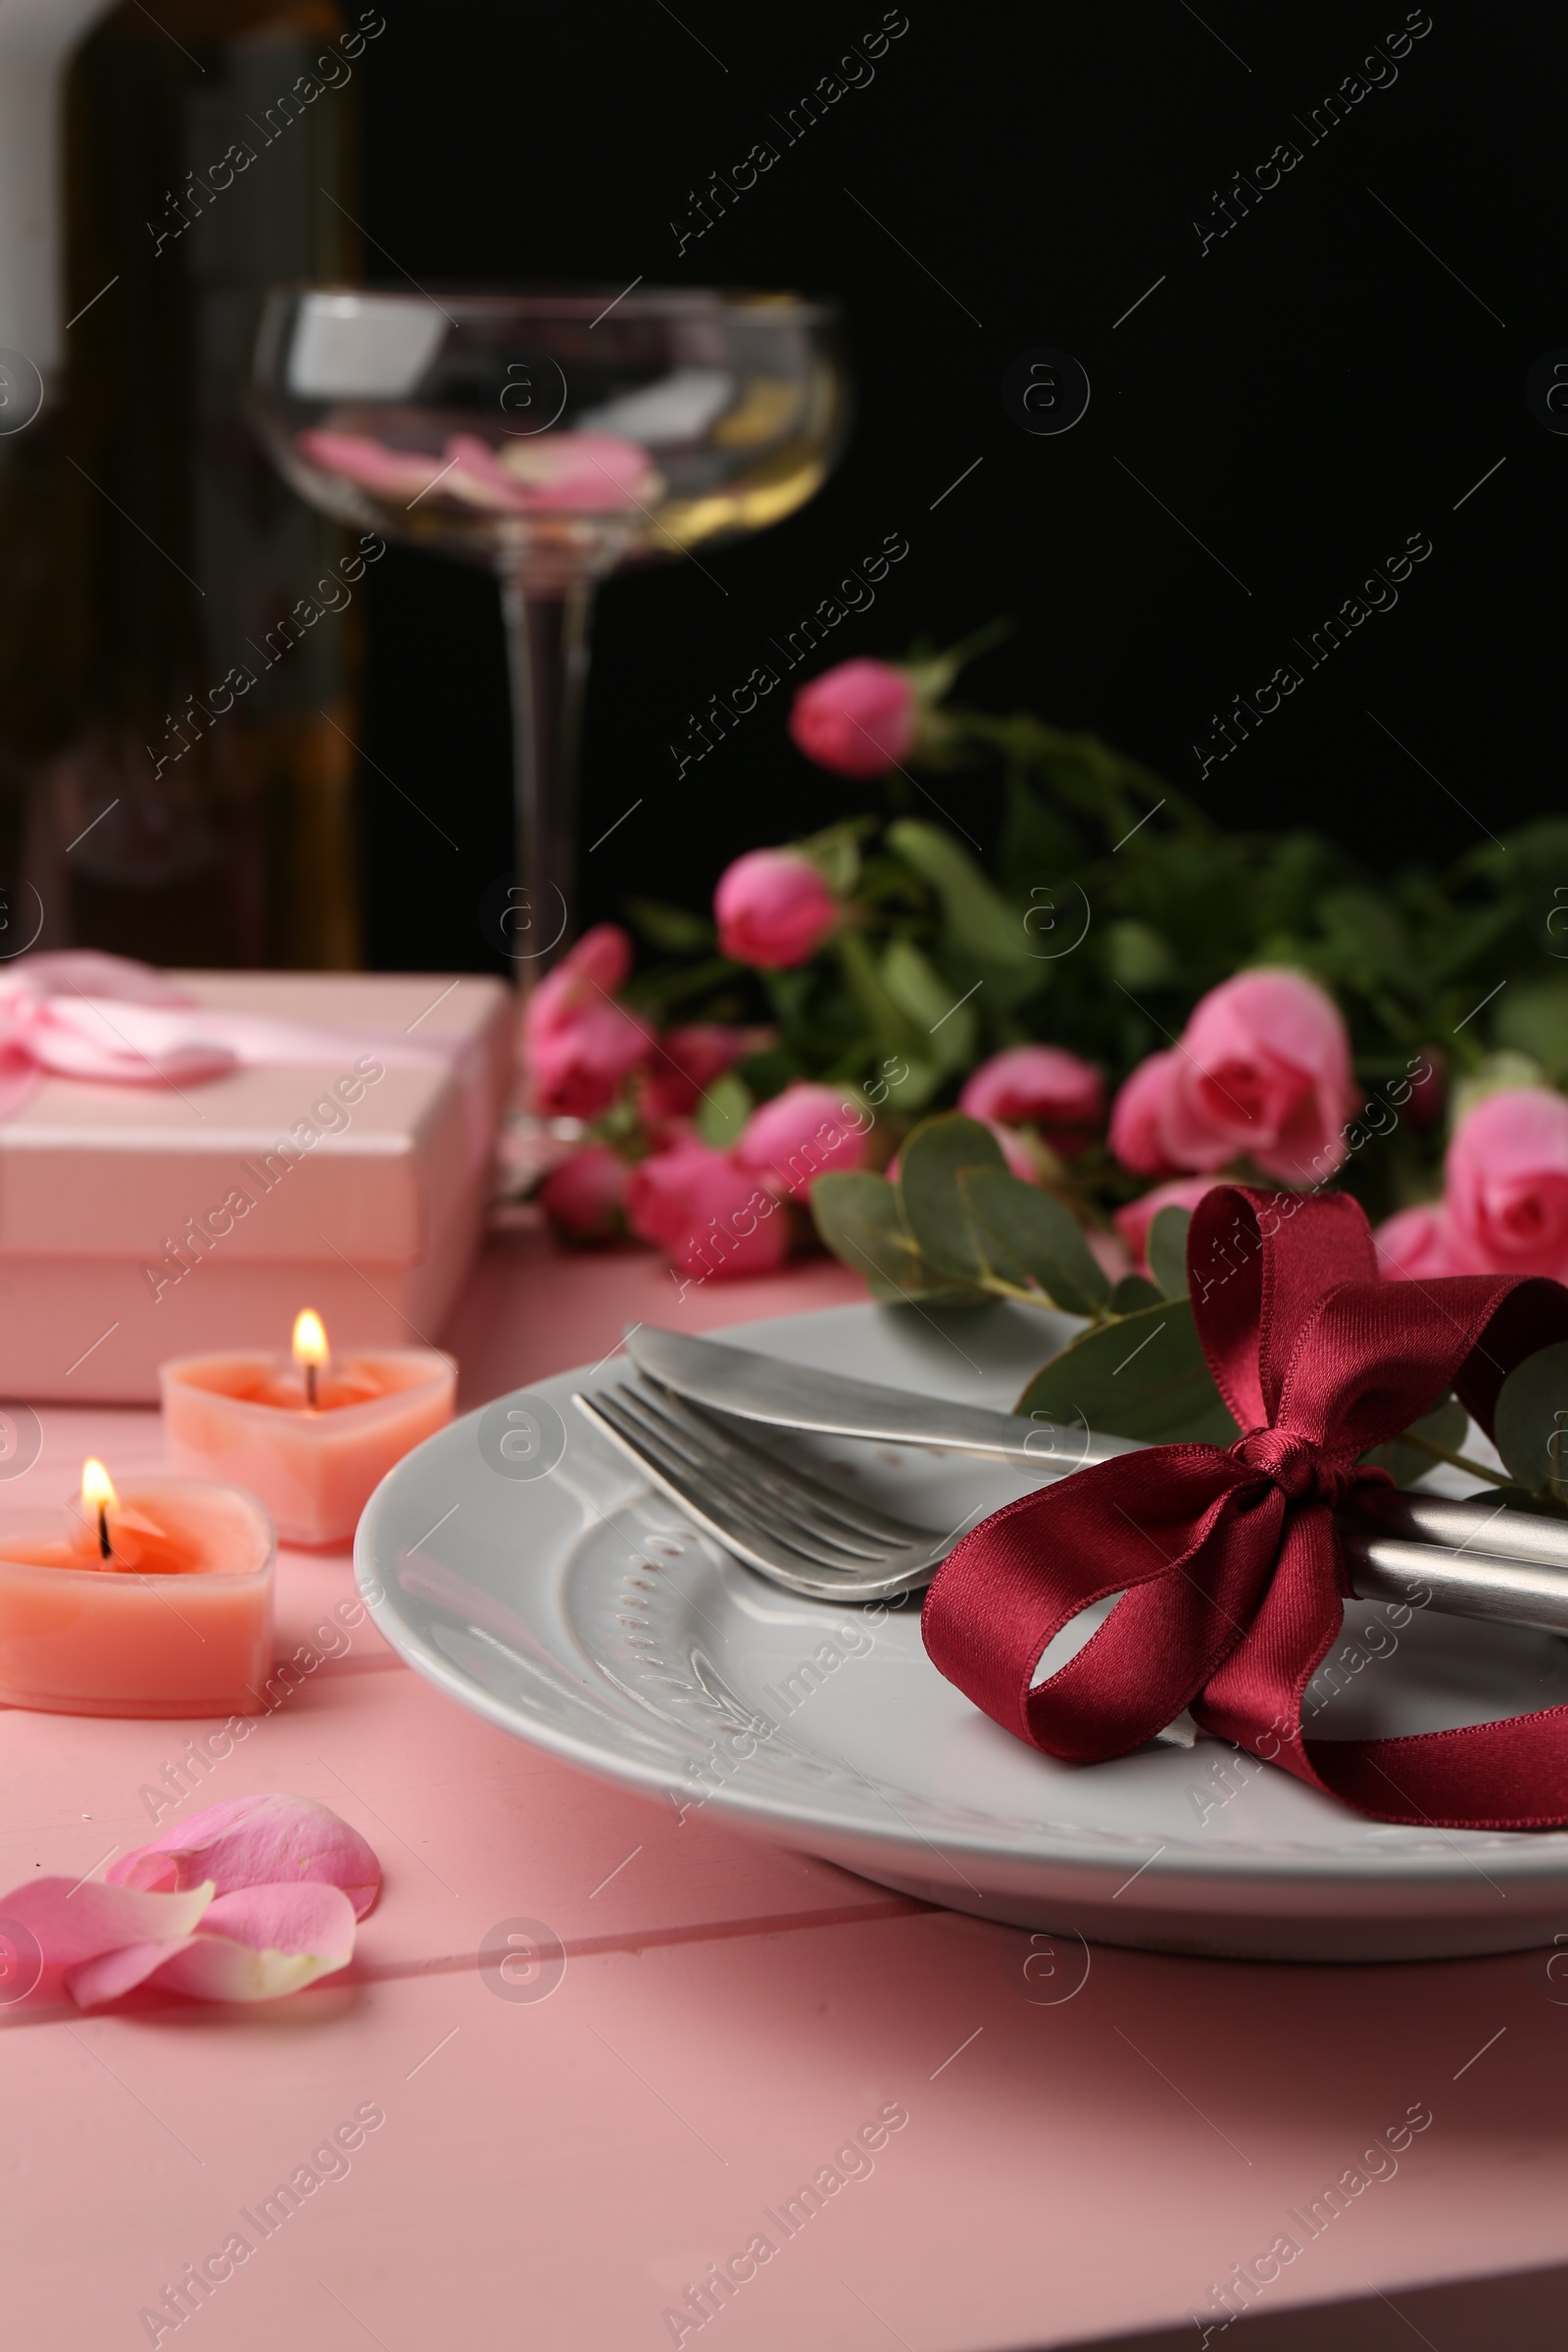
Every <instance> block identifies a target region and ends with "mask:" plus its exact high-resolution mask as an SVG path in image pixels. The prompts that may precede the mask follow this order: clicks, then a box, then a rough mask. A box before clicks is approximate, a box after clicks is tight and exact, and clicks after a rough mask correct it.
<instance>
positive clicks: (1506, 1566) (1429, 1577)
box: [1341, 1529, 1568, 1634]
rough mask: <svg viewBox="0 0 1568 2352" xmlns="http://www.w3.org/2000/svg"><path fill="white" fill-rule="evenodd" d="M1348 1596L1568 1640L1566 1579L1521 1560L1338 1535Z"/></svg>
mask: <svg viewBox="0 0 1568 2352" xmlns="http://www.w3.org/2000/svg"><path fill="white" fill-rule="evenodd" d="M1341 1532H1342V1536H1343V1540H1344V1544H1345V1558H1346V1564H1347V1566H1348V1569H1349V1572H1350V1586H1351V1590H1352V1591H1353V1592H1354V1593H1356V1595H1357V1596H1358V1598H1360V1599H1362V1600H1394V1601H1404V1602H1406V1603H1407V1604H1408V1605H1410V1606H1411V1607H1414V1608H1427V1607H1431V1608H1434V1609H1440V1610H1441V1611H1442V1612H1443V1614H1444V1615H1445V1616H1446V1617H1481V1618H1486V1619H1488V1620H1490V1621H1491V1623H1493V1624H1494V1625H1519V1626H1528V1627H1532V1628H1534V1629H1535V1631H1536V1632H1538V1633H1543V1634H1568V1574H1564V1572H1563V1570H1562V1569H1561V1568H1560V1567H1558V1568H1553V1567H1549V1566H1543V1565H1540V1564H1539V1563H1537V1564H1531V1563H1529V1562H1526V1561H1524V1560H1505V1559H1496V1558H1492V1557H1489V1556H1488V1555H1487V1554H1485V1553H1483V1552H1479V1551H1451V1550H1446V1549H1445V1548H1444V1547H1442V1546H1441V1545H1439V1544H1433V1543H1420V1542H1417V1543H1409V1542H1406V1541H1404V1540H1403V1539H1401V1538H1400V1537H1397V1536H1379V1535H1372V1534H1370V1533H1368V1532H1366V1531H1365V1530H1360V1529H1343V1530H1342V1531H1341Z"/></svg>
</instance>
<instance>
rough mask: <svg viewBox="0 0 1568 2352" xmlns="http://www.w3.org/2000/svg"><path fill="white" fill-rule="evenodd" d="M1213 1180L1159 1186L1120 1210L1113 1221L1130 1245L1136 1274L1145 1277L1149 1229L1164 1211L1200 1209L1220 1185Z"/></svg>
mask: <svg viewBox="0 0 1568 2352" xmlns="http://www.w3.org/2000/svg"><path fill="white" fill-rule="evenodd" d="M1218 1181H1219V1180H1218V1178H1217V1177H1213V1176H1178V1177H1177V1179H1176V1181H1175V1183H1174V1184H1156V1185H1155V1187H1154V1189H1153V1191H1152V1193H1145V1194H1144V1196H1143V1198H1142V1199H1141V1200H1138V1201H1128V1203H1127V1205H1126V1207H1125V1208H1118V1209H1117V1211H1116V1213H1115V1215H1114V1216H1113V1217H1112V1219H1111V1223H1112V1224H1113V1225H1114V1226H1115V1228H1116V1231H1117V1232H1118V1233H1119V1234H1120V1235H1121V1238H1122V1240H1123V1241H1124V1242H1125V1243H1126V1245H1127V1254H1128V1256H1129V1257H1130V1258H1131V1259H1132V1261H1133V1266H1134V1269H1135V1271H1136V1272H1138V1273H1140V1274H1142V1273H1143V1272H1144V1270H1145V1261H1146V1260H1147V1258H1148V1255H1149V1228H1150V1227H1151V1225H1152V1223H1153V1222H1154V1219H1155V1218H1156V1217H1157V1216H1158V1214H1159V1212H1160V1210H1161V1209H1162V1208H1196V1207H1197V1206H1198V1203H1199V1202H1200V1201H1201V1199H1202V1198H1203V1195H1204V1194H1205V1193H1211V1192H1212V1191H1213V1189H1214V1186H1215V1185H1216V1183H1217V1182H1218Z"/></svg>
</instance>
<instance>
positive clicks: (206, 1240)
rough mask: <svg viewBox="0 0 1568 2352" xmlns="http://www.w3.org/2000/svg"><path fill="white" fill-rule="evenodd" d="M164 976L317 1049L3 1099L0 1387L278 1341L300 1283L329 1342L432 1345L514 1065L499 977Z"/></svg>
mask: <svg viewBox="0 0 1568 2352" xmlns="http://www.w3.org/2000/svg"><path fill="white" fill-rule="evenodd" d="M171 977H172V979H174V980H175V981H177V983H178V985H179V986H180V987H181V988H182V989H184V990H185V991H186V992H187V993H188V994H189V996H191V997H192V998H194V999H195V1000H196V1001H197V1003H198V1004H199V1005H203V1006H210V1007H212V1008H214V1009H215V1010H217V1011H221V1012H223V1013H245V1014H254V1015H261V1016H264V1017H265V1018H267V1019H270V1020H274V1021H286V1022H290V1023H297V1024H304V1025H306V1026H308V1027H311V1028H317V1029H319V1031H320V1033H321V1038H322V1045H321V1053H320V1056H319V1059H313V1060H312V1061H311V1062H310V1063H309V1064H307V1062H306V1060H305V1057H304V1055H303V1054H301V1055H300V1057H299V1060H298V1065H297V1066H294V1065H293V1064H290V1066H282V1067H268V1068H250V1067H242V1068H239V1069H235V1070H232V1071H229V1072H227V1073H225V1074H224V1075H222V1076H221V1077H217V1078H211V1079H208V1080H205V1081H203V1082H201V1083H198V1084H188V1085H183V1086H180V1087H175V1086H174V1085H172V1083H168V1082H160V1083H153V1084H147V1085H135V1086H129V1085H116V1084H105V1083H89V1082H86V1081H83V1080H78V1079H73V1078H61V1077H46V1078H45V1079H43V1081H42V1082H41V1083H40V1084H39V1086H38V1087H37V1090H36V1092H35V1093H34V1094H33V1095H32V1096H31V1097H30V1099H29V1100H27V1101H25V1102H24V1103H22V1104H21V1106H20V1107H19V1108H17V1109H16V1110H14V1111H13V1113H12V1115H11V1116H10V1117H9V1118H6V1119H0V1396H11V1397H26V1398H32V1399H35V1400H39V1401H53V1402H57V1403H73V1404H74V1403H81V1404H86V1403H108V1404H145V1403H153V1402H156V1400H157V1397H158V1367H159V1365H160V1364H162V1363H164V1362H166V1361H167V1360H168V1359H169V1358H170V1357H171V1356H180V1355H197V1354H203V1353H207V1352H209V1351H213V1350H217V1349H221V1348H272V1349H286V1348H287V1346H288V1339H289V1330H290V1327H291V1324H292V1321H293V1317H294V1314H295V1312H296V1310H297V1309H298V1308H299V1307H302V1306H314V1307H315V1308H316V1309H317V1310H318V1312H319V1314H320V1315H321V1317H322V1320H323V1321H324V1322H325V1325H326V1328H327V1332H328V1335H329V1337H330V1339H331V1342H332V1346H333V1348H334V1349H336V1348H349V1347H359V1346H374V1347H400V1348H401V1347H411V1346H415V1345H417V1344H421V1343H422V1344H431V1343H433V1342H434V1340H435V1338H436V1335H437V1334H438V1333H439V1331H440V1328H441V1324H442V1321H443V1319H444V1317H445V1316H446V1313H447V1311H448V1309H449V1308H450V1306H451V1304H452V1302H453V1299H454V1298H455V1296H456V1294H457V1292H458V1290H459V1288H460V1286H461V1284H462V1282H463V1280H464V1277H465V1275H466V1272H467V1269H468V1267H469V1265H470V1263H471V1261H472V1258H473V1255H474V1251H475V1250H476V1248H477V1245H478V1241H479V1237H480V1232H481V1228H482V1225H483V1220H484V1212H485V1204H486V1201H487V1199H488V1197H489V1193H490V1189H491V1182H492V1174H493V1170H492V1159H493V1152H494V1142H495V1134H496V1127H497V1122H498V1119H499V1115H500V1112H501V1109H502V1107H503V1105H504V1103H505V1101H506V1098H507V1095H508V1091H509V1089H510V1086H511V1081H512V1071H513V1029H514V1018H515V1015H514V999H513V996H512V993H511V991H510V990H509V989H508V988H507V987H506V986H505V985H504V984H503V983H502V982H501V981H499V980H492V979H486V978H479V977H474V976H471V975H464V976H463V977H461V978H459V979H456V980H453V979H450V978H443V977H442V976H441V975H439V974H435V973H418V974H415V975H404V974H398V975H396V976H393V975H382V974H374V975H369V974H363V973H352V974H350V973H336V972H330V973H318V972H310V973H305V972H179V973H174V974H172V975H171ZM350 1045H353V1046H354V1047H355V1048H356V1049H357V1050H356V1051H354V1052H350V1051H348V1050H347V1048H348V1046H350ZM376 1071H379V1073H380V1074H379V1075H378V1076H377V1075H374V1074H373V1073H374V1072H376Z"/></svg>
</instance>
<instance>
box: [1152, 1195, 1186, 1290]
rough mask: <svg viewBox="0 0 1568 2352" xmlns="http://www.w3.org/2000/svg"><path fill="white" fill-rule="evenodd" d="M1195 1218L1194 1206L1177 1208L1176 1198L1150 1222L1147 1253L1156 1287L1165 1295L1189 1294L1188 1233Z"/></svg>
mask: <svg viewBox="0 0 1568 2352" xmlns="http://www.w3.org/2000/svg"><path fill="white" fill-rule="evenodd" d="M1192 1222H1193V1212H1192V1210H1191V1209H1190V1208H1178V1207H1177V1206H1176V1205H1175V1203H1174V1202H1173V1203H1172V1204H1171V1206H1170V1207H1169V1208H1162V1209H1161V1210H1160V1211H1159V1214H1158V1215H1157V1216H1156V1217H1155V1218H1154V1219H1153V1220H1152V1223H1151V1225H1150V1228H1149V1243H1148V1247H1147V1250H1146V1251H1145V1255H1146V1256H1147V1257H1148V1259H1149V1271H1150V1273H1151V1274H1152V1276H1153V1278H1154V1288H1155V1289H1156V1290H1157V1291H1158V1292H1159V1294H1160V1295H1161V1297H1162V1298H1165V1299H1185V1298H1186V1296H1187V1236H1188V1234H1189V1232H1190V1231H1191V1229H1192Z"/></svg>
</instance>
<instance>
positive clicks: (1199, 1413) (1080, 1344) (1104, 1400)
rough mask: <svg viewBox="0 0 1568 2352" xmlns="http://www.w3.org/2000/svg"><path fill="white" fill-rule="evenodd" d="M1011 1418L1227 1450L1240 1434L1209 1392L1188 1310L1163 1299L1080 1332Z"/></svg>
mask: <svg viewBox="0 0 1568 2352" xmlns="http://www.w3.org/2000/svg"><path fill="white" fill-rule="evenodd" d="M1012 1409H1013V1411H1014V1412H1015V1413H1022V1414H1024V1415H1025V1416H1027V1415H1029V1414H1031V1413H1040V1414H1043V1415H1044V1416H1045V1417H1046V1419H1048V1420H1051V1421H1058V1422H1071V1421H1073V1420H1074V1419H1077V1420H1078V1421H1079V1422H1080V1423H1083V1424H1087V1426H1088V1427H1089V1428H1090V1429H1093V1430H1098V1431H1099V1432H1100V1433H1101V1435H1102V1436H1103V1437H1108V1438H1143V1439H1144V1440H1146V1441H1147V1442H1148V1443H1150V1444H1152V1445H1174V1444H1177V1443H1179V1442H1181V1441H1183V1440H1187V1441H1193V1440H1203V1441H1206V1442H1207V1443H1208V1444H1209V1445H1211V1446H1233V1445H1234V1444H1235V1443H1236V1440H1237V1438H1238V1437H1239V1436H1240V1435H1241V1432H1240V1431H1239V1430H1238V1429H1237V1426H1236V1424H1235V1422H1234V1421H1233V1420H1232V1419H1231V1417H1230V1414H1229V1413H1228V1412H1227V1410H1226V1408H1225V1404H1224V1400H1223V1398H1222V1397H1221V1396H1220V1394H1219V1391H1218V1390H1217V1389H1216V1388H1215V1386H1214V1382H1213V1379H1212V1376H1211V1375H1210V1373H1209V1369H1208V1365H1207V1363H1206V1362H1205V1361H1204V1358H1203V1350H1202V1348H1201V1347H1200V1345H1199V1340H1198V1332H1197V1328H1196V1326H1195V1325H1194V1322H1193V1310H1192V1306H1191V1303H1190V1302H1189V1301H1188V1300H1187V1299H1163V1300H1161V1302H1160V1304H1159V1305H1157V1306H1148V1307H1145V1308H1144V1309H1143V1310H1142V1312H1141V1313H1138V1314H1134V1315H1128V1316H1126V1317H1125V1318H1124V1320H1122V1321H1121V1322H1119V1323H1108V1324H1103V1325H1101V1327H1100V1328H1099V1329H1098V1330H1095V1331H1086V1332H1083V1333H1081V1334H1080V1336H1079V1337H1078V1338H1077V1339H1076V1340H1074V1341H1073V1343H1072V1345H1071V1346H1070V1347H1069V1348H1063V1349H1062V1352H1061V1353H1060V1355H1054V1356H1053V1357H1052V1359H1051V1361H1050V1363H1049V1364H1046V1365H1045V1366H1044V1367H1043V1368H1042V1369H1041V1370H1040V1371H1039V1372H1037V1373H1036V1374H1035V1376H1034V1379H1033V1380H1032V1381H1031V1382H1030V1383H1029V1386H1028V1387H1027V1388H1026V1389H1025V1390H1024V1393H1023V1395H1022V1396H1021V1397H1019V1399H1018V1401H1017V1403H1016V1404H1015V1405H1014V1406H1013V1408H1012Z"/></svg>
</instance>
